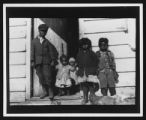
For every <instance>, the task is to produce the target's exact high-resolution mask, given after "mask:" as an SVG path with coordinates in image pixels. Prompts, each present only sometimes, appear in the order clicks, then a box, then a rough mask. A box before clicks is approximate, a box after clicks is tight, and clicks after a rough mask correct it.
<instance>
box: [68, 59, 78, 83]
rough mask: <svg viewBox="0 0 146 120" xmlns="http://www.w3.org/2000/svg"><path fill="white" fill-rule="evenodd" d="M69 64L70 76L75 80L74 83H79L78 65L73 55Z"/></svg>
mask: <svg viewBox="0 0 146 120" xmlns="http://www.w3.org/2000/svg"><path fill="white" fill-rule="evenodd" d="M69 65H70V72H69V73H70V78H71V79H72V80H73V82H74V84H75V85H77V84H78V82H77V75H76V72H77V69H78V68H77V66H76V61H75V58H73V57H71V58H70V59H69Z"/></svg>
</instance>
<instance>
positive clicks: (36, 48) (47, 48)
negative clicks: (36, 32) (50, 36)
mask: <svg viewBox="0 0 146 120" xmlns="http://www.w3.org/2000/svg"><path fill="white" fill-rule="evenodd" d="M57 58H58V52H57V50H56V48H55V47H54V46H53V45H52V44H51V43H50V42H49V41H48V40H47V39H45V40H44V41H43V43H42V44H41V43H40V39H39V38H38V37H37V38H35V39H34V40H33V41H32V44H31V61H32V62H34V64H35V65H38V64H50V63H51V62H52V61H55V60H56V59H57Z"/></svg>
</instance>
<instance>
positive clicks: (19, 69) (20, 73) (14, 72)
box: [9, 65, 26, 78]
mask: <svg viewBox="0 0 146 120" xmlns="http://www.w3.org/2000/svg"><path fill="white" fill-rule="evenodd" d="M9 68H10V70H9V71H10V73H9V78H20V77H26V65H10V67H9Z"/></svg>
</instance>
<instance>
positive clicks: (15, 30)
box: [9, 26, 27, 39]
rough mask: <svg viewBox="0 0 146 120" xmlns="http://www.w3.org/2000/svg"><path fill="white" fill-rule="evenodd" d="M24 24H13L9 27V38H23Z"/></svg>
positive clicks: (24, 33)
mask: <svg viewBox="0 0 146 120" xmlns="http://www.w3.org/2000/svg"><path fill="white" fill-rule="evenodd" d="M26 31H27V30H26V26H15V27H10V28H9V33H10V35H9V38H10V39H12V38H13V39H14V38H25V37H26Z"/></svg>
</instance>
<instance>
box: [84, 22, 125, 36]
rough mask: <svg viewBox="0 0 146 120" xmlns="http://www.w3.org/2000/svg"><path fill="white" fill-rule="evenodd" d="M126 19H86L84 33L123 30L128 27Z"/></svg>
mask: <svg viewBox="0 0 146 120" xmlns="http://www.w3.org/2000/svg"><path fill="white" fill-rule="evenodd" d="M126 24H127V23H126V19H110V20H106V22H105V21H104V20H100V21H87V22H85V21H84V34H87V33H98V32H111V31H123V30H126V29H127V25H126Z"/></svg>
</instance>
